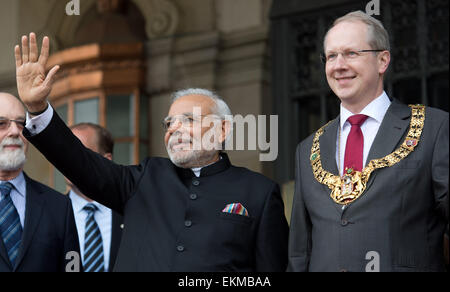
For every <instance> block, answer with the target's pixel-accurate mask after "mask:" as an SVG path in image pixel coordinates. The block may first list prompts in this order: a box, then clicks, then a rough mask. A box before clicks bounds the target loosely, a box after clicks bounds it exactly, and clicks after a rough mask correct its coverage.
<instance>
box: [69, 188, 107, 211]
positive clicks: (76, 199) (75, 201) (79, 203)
mask: <svg viewBox="0 0 450 292" xmlns="http://www.w3.org/2000/svg"><path fill="white" fill-rule="evenodd" d="M69 197H70V199H71V200H72V208H73V211H74V212H75V213H80V212H84V210H83V208H84V206H86V204H88V203H92V204H94V205H95V206H96V207H97V208H98V211H100V212H104V211H106V210H107V209H108V207H105V206H103V205H102V204H100V203H98V202H96V201H92V202H88V201H87V200H86V199H84V198H82V197H80V196H79V195H78V194H77V193H75V192H74V191H73V190H70V192H69Z"/></svg>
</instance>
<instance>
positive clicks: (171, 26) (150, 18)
mask: <svg viewBox="0 0 450 292" xmlns="http://www.w3.org/2000/svg"><path fill="white" fill-rule="evenodd" d="M134 3H135V4H136V5H137V6H138V7H139V9H140V10H141V12H142V14H143V15H144V17H145V20H146V27H145V30H146V33H147V37H148V38H149V39H155V38H160V37H166V36H171V35H173V34H175V32H176V30H177V27H178V20H179V16H178V10H177V8H176V6H175V4H174V3H172V1H169V0H134Z"/></svg>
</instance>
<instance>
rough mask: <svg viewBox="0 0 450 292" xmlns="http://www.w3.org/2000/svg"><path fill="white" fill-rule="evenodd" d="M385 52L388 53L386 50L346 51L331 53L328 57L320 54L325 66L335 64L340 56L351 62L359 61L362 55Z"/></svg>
mask: <svg viewBox="0 0 450 292" xmlns="http://www.w3.org/2000/svg"><path fill="white" fill-rule="evenodd" d="M383 51H386V50H359V51H353V50H348V51H344V52H330V53H328V54H327V55H325V54H324V53H322V54H320V60H321V61H322V63H323V64H328V63H333V62H335V61H336V60H337V58H338V56H339V54H341V55H342V57H343V58H344V60H346V61H349V60H354V59H357V58H358V57H359V56H361V55H362V53H368V52H383Z"/></svg>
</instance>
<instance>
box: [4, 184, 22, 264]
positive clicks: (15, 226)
mask: <svg viewBox="0 0 450 292" xmlns="http://www.w3.org/2000/svg"><path fill="white" fill-rule="evenodd" d="M13 188H14V186H13V185H12V184H11V183H4V184H0V193H1V201H0V232H1V236H2V240H3V243H4V244H5V248H6V252H7V253H8V257H9V261H10V262H11V265H12V266H13V267H14V266H15V264H16V258H17V255H18V254H19V248H20V243H21V241H22V225H21V224H20V217H19V213H17V209H16V207H15V206H14V203H13V201H12V200H11V196H10V194H11V190H12V189H13Z"/></svg>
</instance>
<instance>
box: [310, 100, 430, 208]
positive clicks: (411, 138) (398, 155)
mask: <svg viewBox="0 0 450 292" xmlns="http://www.w3.org/2000/svg"><path fill="white" fill-rule="evenodd" d="M410 107H411V112H412V117H411V122H410V126H409V131H408V134H407V136H406V138H405V140H404V141H403V143H402V144H401V145H400V147H399V148H397V149H396V150H395V151H394V152H392V153H391V154H389V155H387V156H385V157H383V158H379V159H373V160H371V161H370V162H369V164H368V165H367V166H366V167H364V169H363V170H362V171H355V170H353V169H352V168H350V169H345V170H344V173H343V175H342V177H341V176H338V175H334V174H332V173H330V172H328V171H326V170H324V169H323V168H322V162H321V159H320V143H319V138H320V136H322V134H323V132H324V128H325V127H326V126H327V125H328V124H329V123H330V122H328V123H327V124H326V125H325V126H323V127H322V128H320V129H319V130H318V131H317V132H316V134H315V136H314V140H313V144H312V147H311V157H310V161H311V166H312V170H313V173H314V177H315V178H316V180H317V181H318V182H319V183H321V184H324V185H326V186H328V187H329V188H330V189H331V194H330V196H331V198H332V199H333V200H334V201H335V202H336V203H338V204H341V205H347V204H349V203H351V202H353V201H355V200H356V199H358V198H359V197H360V196H361V195H362V194H363V193H364V191H365V189H366V186H367V182H368V181H369V177H370V175H371V173H372V172H373V171H374V170H375V169H379V168H384V167H391V166H393V165H394V164H396V163H398V162H399V161H401V160H402V159H403V158H405V157H406V156H408V155H409V154H410V153H411V152H413V151H414V148H415V147H416V146H417V145H418V143H419V141H420V136H421V134H422V130H423V126H424V122H425V106H423V105H410Z"/></svg>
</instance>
